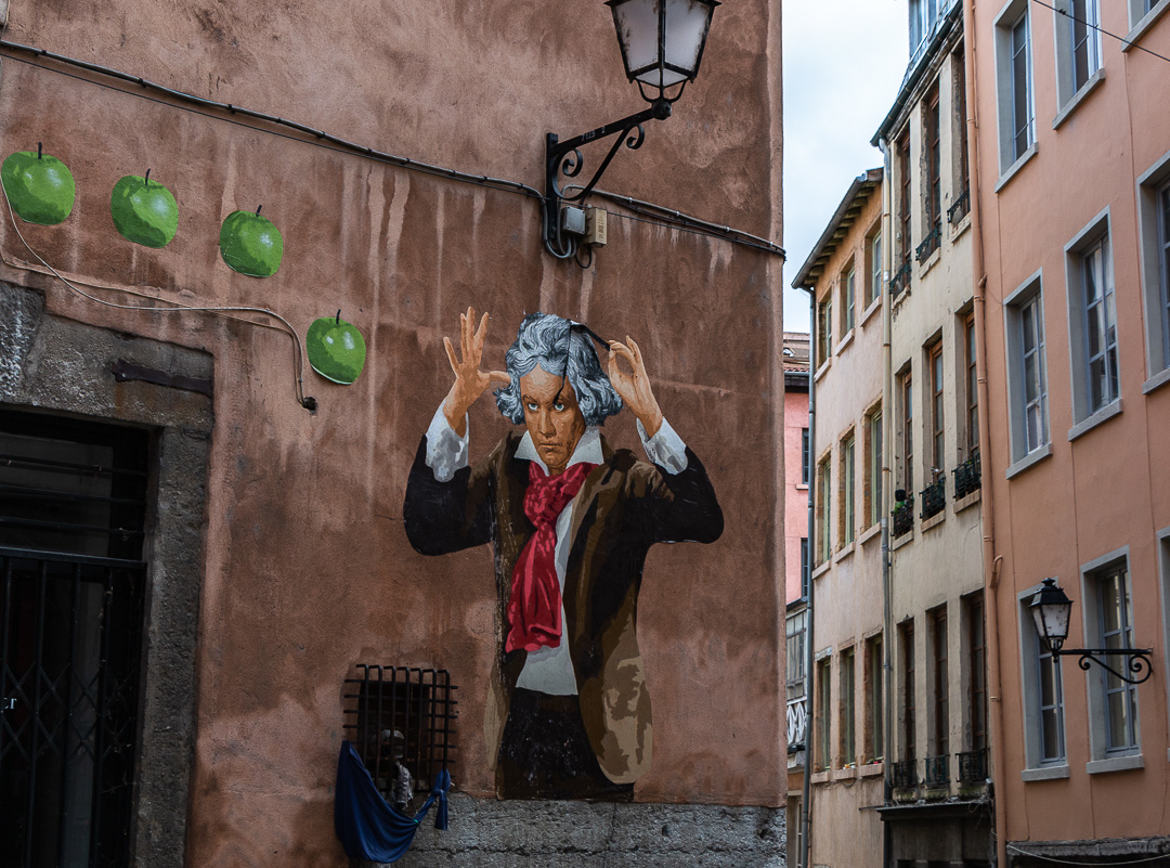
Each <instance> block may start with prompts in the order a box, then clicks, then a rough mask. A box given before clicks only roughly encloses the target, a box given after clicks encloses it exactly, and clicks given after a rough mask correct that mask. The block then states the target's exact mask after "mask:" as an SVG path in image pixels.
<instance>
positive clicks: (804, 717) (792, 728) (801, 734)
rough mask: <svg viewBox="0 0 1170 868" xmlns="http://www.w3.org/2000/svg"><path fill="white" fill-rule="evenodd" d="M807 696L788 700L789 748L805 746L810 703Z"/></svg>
mask: <svg viewBox="0 0 1170 868" xmlns="http://www.w3.org/2000/svg"><path fill="white" fill-rule="evenodd" d="M806 699H807V697H804V696H801V697H800V698H798V699H790V700H788V714H787V718H788V748H789V750H791V749H792V748H794V747H795V748H796V749H797V750H799V749H801V748H803V747H804V739H805V735H806V734H807V732H808V703H807V702H806Z"/></svg>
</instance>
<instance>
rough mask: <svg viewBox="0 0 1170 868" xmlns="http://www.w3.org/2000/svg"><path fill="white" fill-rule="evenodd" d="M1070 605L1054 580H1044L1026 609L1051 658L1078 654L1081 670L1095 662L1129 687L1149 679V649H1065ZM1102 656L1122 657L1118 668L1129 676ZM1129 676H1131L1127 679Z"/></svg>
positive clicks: (1070, 611)
mask: <svg viewBox="0 0 1170 868" xmlns="http://www.w3.org/2000/svg"><path fill="white" fill-rule="evenodd" d="M1072 604H1073V601H1072V600H1070V599H1069V598H1068V595H1067V594H1065V592H1064V591H1063V590H1062V589H1061V587H1060V586H1059V585H1057V584H1056V579H1052V578H1048V579H1045V580H1044V582H1043V584H1042V586H1041V588H1040V590H1039V591H1037V592H1036V594H1035V595H1034V596H1033V597H1032V602H1031V604H1030V608H1031V610H1032V620H1033V622H1034V623H1035V625H1036V633H1037V634H1038V635H1039V636H1040V639H1041V641H1042V642H1043V643H1044V644H1045V646H1046V647H1048V648H1049V649H1050V650H1051V651H1052V654H1053V656H1056V657H1059V656H1067V655H1071V654H1076V655H1079V657H1080V659H1079V660H1077V665H1078V666H1080V667H1081V669H1083V670H1084V671H1086V672H1087V671H1088V670H1089V664H1090V662H1092V663H1096V664H1097V665H1098V666H1100V667H1101V668H1102V669H1105V670H1107V671H1109V672H1111V673H1113V674H1114V675H1115V676H1117V677H1118V678H1120V679H1121V680H1122V681H1126V682H1128V683H1130V684H1141V683H1142V682H1143V681H1145V680H1146V679H1147V678H1149V677H1150V673H1151V669H1150V657H1149V655H1150V654H1151V650H1150V649H1149V648H1065V647H1064V640H1065V639H1067V638H1068V624H1069V618H1070V615H1071V614H1072ZM1105 657H1122V658H1124V665H1123V667H1122V668H1123V669H1124V670H1125V672H1128V673H1130V674H1129V675H1126V674H1124V672H1118V671H1117V670H1116V669H1114V668H1113V667H1112V666H1110V665H1109V664H1108V663H1106V662H1105V660H1103V659H1102V658H1105ZM1131 675H1132V676H1133V677H1130V676H1131Z"/></svg>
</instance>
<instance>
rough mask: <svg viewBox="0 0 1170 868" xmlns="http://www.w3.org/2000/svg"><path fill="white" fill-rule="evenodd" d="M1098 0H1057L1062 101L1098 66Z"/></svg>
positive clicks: (1059, 73) (1075, 91)
mask: <svg viewBox="0 0 1170 868" xmlns="http://www.w3.org/2000/svg"><path fill="white" fill-rule="evenodd" d="M1099 4H1100V0H1057V2H1056V3H1055V4H1053V5H1054V6H1055V8H1056V11H1055V12H1054V13H1053V16H1054V17H1055V21H1056V81H1057V85H1056V86H1057V98H1058V100H1059V102H1060V105H1062V106H1063V105H1064V104H1065V103H1067V102H1068V101H1069V100H1071V99H1072V98H1073V97H1074V96H1076V94H1077V93H1078V92H1079V91H1080V89H1081V88H1083V87H1084V86H1085V85H1086V84H1088V83H1089V81H1090V79H1092V78H1093V76H1094V74H1096V72H1097V70H1099V69H1100V68H1101V31H1100V25H1101V9H1100V5H1099Z"/></svg>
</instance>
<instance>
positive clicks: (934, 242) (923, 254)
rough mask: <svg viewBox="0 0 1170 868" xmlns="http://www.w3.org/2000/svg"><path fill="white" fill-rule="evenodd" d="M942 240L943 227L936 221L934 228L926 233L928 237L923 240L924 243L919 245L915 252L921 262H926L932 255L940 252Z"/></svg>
mask: <svg viewBox="0 0 1170 868" xmlns="http://www.w3.org/2000/svg"><path fill="white" fill-rule="evenodd" d="M941 240H942V227H941V226H940V225H939V222H938V221H937V220H936V221H934V228H933V229H931V230H930V231H929V232H927V233H926V237H925V238H923V239H922V243H921V244H919V245H918V247H917V249H916V250H915V251H914V253H915V255H916V256H917V257H918V261H919V262H924V261H925V260H926V258H927V257H928V256H930V254H932V253H934V251H936V250H938V245H939V242H940V241H941Z"/></svg>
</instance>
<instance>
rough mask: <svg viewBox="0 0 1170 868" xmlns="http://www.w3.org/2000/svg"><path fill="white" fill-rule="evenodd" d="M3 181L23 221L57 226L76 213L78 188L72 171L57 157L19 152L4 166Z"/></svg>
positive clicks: (0, 176) (9, 199)
mask: <svg viewBox="0 0 1170 868" xmlns="http://www.w3.org/2000/svg"><path fill="white" fill-rule="evenodd" d="M0 181H2V182H3V184H4V192H5V193H7V194H8V201H9V202H11V203H12V210H13V211H15V212H16V213H17V214H18V215H19V216H20V218H21V219H22V220H27V221H28V222H29V223H40V224H42V225H43V226H53V225H55V224H57V223H60V222H61V221H62V220H64V219H65V218H66V217H68V216H69V213H70V212H71V211H72V210H73V199H74V196H75V195H76V193H77V187H76V185H75V184H74V183H73V175H72V174H71V173H70V171H69V167H68V166H66V165H65V164H64V163H62V162H61V161H60V160H58V159H57V158H56V157H54V156H51V155H49V154H46V153H43V152H42V150H41V143H40V142H37V152H36V153H35V154H34V153H33V152H32V151H16V152H15V153H12V154H9V155H8V158H7V159H5V160H4V164H3V165H2V166H0Z"/></svg>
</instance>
